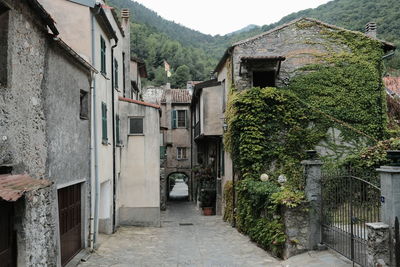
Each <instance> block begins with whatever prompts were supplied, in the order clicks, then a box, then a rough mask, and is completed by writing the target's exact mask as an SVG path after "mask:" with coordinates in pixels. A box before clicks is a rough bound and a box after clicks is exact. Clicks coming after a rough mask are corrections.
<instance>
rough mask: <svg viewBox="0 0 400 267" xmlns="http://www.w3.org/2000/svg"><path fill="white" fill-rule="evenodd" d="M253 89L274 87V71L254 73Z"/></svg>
mask: <svg viewBox="0 0 400 267" xmlns="http://www.w3.org/2000/svg"><path fill="white" fill-rule="evenodd" d="M253 87H261V88H264V87H275V71H254V72H253Z"/></svg>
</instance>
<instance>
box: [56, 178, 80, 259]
mask: <svg viewBox="0 0 400 267" xmlns="http://www.w3.org/2000/svg"><path fill="white" fill-rule="evenodd" d="M58 209H59V217H60V240H61V264H62V265H63V266H65V265H66V264H67V263H68V262H69V261H70V260H71V259H72V258H73V257H74V256H75V255H76V254H78V252H79V251H80V250H81V248H82V240H81V232H82V230H81V229H82V222H81V218H82V216H81V185H80V184H76V185H72V186H69V187H65V188H62V189H59V190H58Z"/></svg>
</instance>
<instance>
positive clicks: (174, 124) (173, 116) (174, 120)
mask: <svg viewBox="0 0 400 267" xmlns="http://www.w3.org/2000/svg"><path fill="white" fill-rule="evenodd" d="M171 120H172V121H171V125H172V129H176V127H177V124H178V123H177V121H178V114H177V111H176V110H173V111H171Z"/></svg>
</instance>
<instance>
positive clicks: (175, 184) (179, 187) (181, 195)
mask: <svg viewBox="0 0 400 267" xmlns="http://www.w3.org/2000/svg"><path fill="white" fill-rule="evenodd" d="M167 192H168V200H169V201H188V200H189V177H188V176H187V175H186V174H184V173H172V174H170V175H169V176H168V179H167Z"/></svg>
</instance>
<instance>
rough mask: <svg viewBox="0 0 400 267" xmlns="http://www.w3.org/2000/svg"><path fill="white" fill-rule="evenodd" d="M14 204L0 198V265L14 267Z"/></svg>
mask: <svg viewBox="0 0 400 267" xmlns="http://www.w3.org/2000/svg"><path fill="white" fill-rule="evenodd" d="M13 228H14V205H13V203H11V202H6V201H3V200H0V265H1V266H5V267H14V266H17V264H16V255H17V253H16V250H17V249H16V243H15V237H16V235H15V231H14V229H13Z"/></svg>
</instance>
